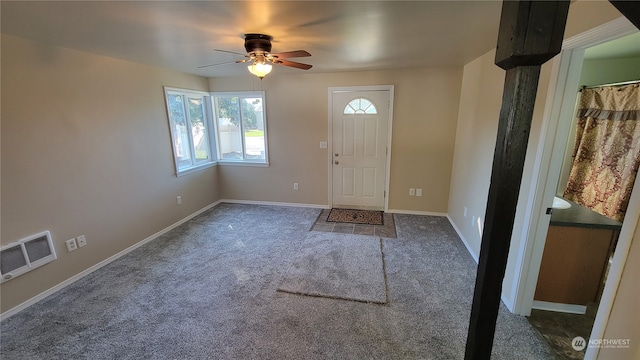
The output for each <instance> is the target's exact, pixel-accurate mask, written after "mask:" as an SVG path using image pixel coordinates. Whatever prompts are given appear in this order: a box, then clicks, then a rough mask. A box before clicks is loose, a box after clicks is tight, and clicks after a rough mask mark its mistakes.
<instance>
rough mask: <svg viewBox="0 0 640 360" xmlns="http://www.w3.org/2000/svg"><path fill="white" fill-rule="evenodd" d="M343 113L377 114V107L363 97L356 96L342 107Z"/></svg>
mask: <svg viewBox="0 0 640 360" xmlns="http://www.w3.org/2000/svg"><path fill="white" fill-rule="evenodd" d="M343 113H344V114H345V115H350V114H377V113H378V109H376V106H375V105H373V103H372V102H371V101H369V100H367V99H365V98H358V99H353V100H351V101H350V102H349V103H348V104H347V106H345V107H344V111H343Z"/></svg>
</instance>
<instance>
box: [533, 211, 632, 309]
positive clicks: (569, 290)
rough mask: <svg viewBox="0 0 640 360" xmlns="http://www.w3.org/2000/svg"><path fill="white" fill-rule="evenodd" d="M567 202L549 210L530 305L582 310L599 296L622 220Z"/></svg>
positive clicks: (543, 307) (544, 307) (540, 307)
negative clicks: (548, 220)
mask: <svg viewBox="0 0 640 360" xmlns="http://www.w3.org/2000/svg"><path fill="white" fill-rule="evenodd" d="M569 203H570V204H571V207H569V208H565V209H553V211H552V214H551V222H550V224H549V231H548V233H547V240H546V242H545V246H544V253H543V255H542V263H541V265H540V273H539V275H538V284H537V287H536V292H535V295H534V304H533V307H534V308H538V309H544V310H553V311H563V312H572V313H584V312H585V311H586V305H587V304H588V303H590V302H597V301H598V299H599V297H600V294H601V292H602V287H603V285H604V279H605V276H606V272H607V269H608V264H609V258H610V256H611V255H612V254H613V250H614V248H615V245H616V242H617V239H618V234H619V232H620V228H621V227H622V223H620V222H617V221H615V220H612V219H610V218H608V217H606V216H603V215H600V214H598V213H596V212H595V211H592V210H590V209H588V208H586V207H584V206H581V205H578V204H576V203H574V202H571V201H569Z"/></svg>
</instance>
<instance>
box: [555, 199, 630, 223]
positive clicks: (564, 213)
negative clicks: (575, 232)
mask: <svg viewBox="0 0 640 360" xmlns="http://www.w3.org/2000/svg"><path fill="white" fill-rule="evenodd" d="M565 200H566V199H565ZM566 201H568V202H569V203H570V204H571V207H570V208H568V209H553V212H552V213H551V222H550V223H549V225H551V226H573V227H588V228H597V229H612V230H620V228H621V227H622V223H620V222H618V221H615V220H613V219H610V218H608V217H606V216H604V215H601V214H599V213H597V212H595V211H593V210H591V209H588V208H586V207H584V206H582V205H579V204H576V203H574V202H573V201H569V200H566Z"/></svg>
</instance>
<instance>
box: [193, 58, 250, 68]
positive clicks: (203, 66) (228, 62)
mask: <svg viewBox="0 0 640 360" xmlns="http://www.w3.org/2000/svg"><path fill="white" fill-rule="evenodd" d="M245 61H247V60H236V61H226V62H223V63H217V64H209V65H200V66H198V69H202V68H206V67H210V66H218V65H227V64H234V63H237V62H245Z"/></svg>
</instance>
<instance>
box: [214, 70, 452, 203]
mask: <svg viewBox="0 0 640 360" xmlns="http://www.w3.org/2000/svg"><path fill="white" fill-rule="evenodd" d="M278 70H279V68H277V67H276V68H275V69H274V72H273V73H272V74H271V75H269V76H267V77H266V78H265V79H264V80H263V81H262V83H256V82H257V80H254V79H253V78H252V77H249V76H243V77H239V78H214V79H210V83H209V86H210V89H211V91H232V90H247V89H249V90H251V89H256V88H257V89H263V90H265V92H266V111H267V122H268V124H267V126H268V136H269V138H268V141H269V158H270V166H269V167H268V168H264V167H246V166H230V165H228V166H221V167H220V184H221V189H222V194H221V196H222V197H223V198H225V199H243V200H259V201H274V202H290V203H302V204H316V205H327V203H328V171H329V170H328V157H327V156H328V151H330V149H320V146H319V144H320V141H327V140H328V131H329V130H328V129H329V127H328V88H329V87H338V86H365V85H394V86H395V102H394V115H393V138H392V149H391V154H392V157H391V176H390V189H389V193H390V197H389V208H390V209H400V210H405V211H406V210H410V211H422V212H440V213H446V212H447V202H448V196H449V184H450V174H451V163H452V159H453V148H454V140H455V129H456V119H457V111H458V103H459V93H460V85H461V79H462V69H461V68H459V67H425V68H416V69H404V70H386V71H369V72H356V73H332V74H305V73H302V74H278ZM294 182H297V183H299V184H300V190H299V191H294V190H293V183H294ZM409 188H422V189H423V196H422V197H415V196H409Z"/></svg>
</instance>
